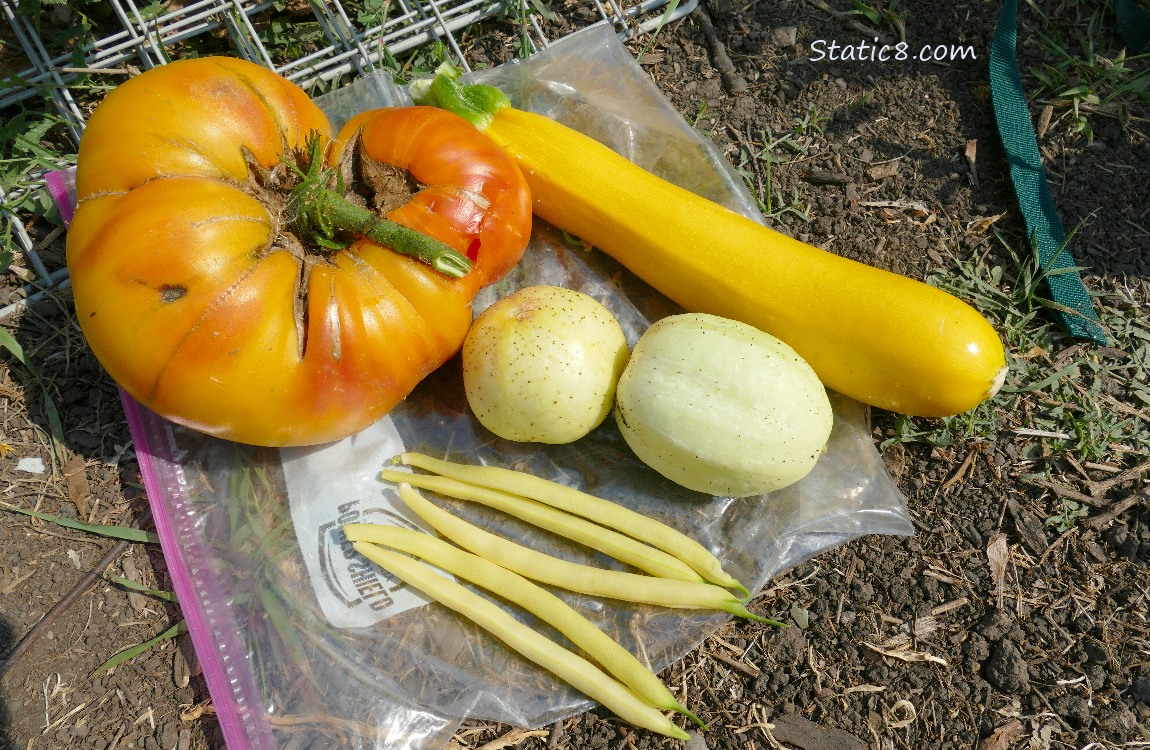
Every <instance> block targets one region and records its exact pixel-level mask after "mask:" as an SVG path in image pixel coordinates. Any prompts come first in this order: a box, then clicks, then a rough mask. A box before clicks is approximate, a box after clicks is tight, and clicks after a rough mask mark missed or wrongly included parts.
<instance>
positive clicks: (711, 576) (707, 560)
mask: <svg viewBox="0 0 1150 750" xmlns="http://www.w3.org/2000/svg"><path fill="white" fill-rule="evenodd" d="M396 459H397V460H398V461H399V463H401V464H403V465H404V466H414V467H415V468H417V469H423V470H424V471H431V472H434V473H436V474H439V475H441V476H445V477H450V478H452V479H457V480H459V481H460V482H467V483H468V484H474V485H477V486H479V487H488V488H490V489H493V490H501V491H503V492H509V493H511V494H513V495H522V496H523V497H527V498H531V499H532V500H538V501H539V502H541V503H543V504H545V505H550V506H551V507H553V508H559V509H560V510H564V511H566V512H568V513H572V514H574V515H577V516H582V517H583V518H587V519H590V520H592V521H594V522H596V523H598V524H601V525H603V526H607V527H610V528H612V529H614V530H615V531H618V532H619V533H621V534H627V535H628V536H632V537H634V538H636V539H638V540H640V541H642V542H645V543H647V544H649V545H651V546H652V547H655V548H657V549H661V550H663V551H664V552H666V553H668V554H670V555H673V556H674V557H677V558H678V559H680V560H682V561H683V562H685V563H686V564H687V565H689V566H690V567H691V569H692V570H694V571H695V572H697V573H698V574H699V575H700V576H702V577H703V578H704V579H705V580H707V581H710V582H711V583H714V584H716V585H718V586H723V587H726V588H732V589H736V590H737V591H739V592H740V594H742V596H744V597H749V596H750V592H749V591H747V587H746V586H744V585H743V584H741V583H739V581H738V580H737V579H736V578H734V577H733V576H732V575H731V574H729V573H727V571H725V570H723V564H722V562H720V560H719V558H717V557H715V556H714V555H713V554H711V551H710V550H708V549H707V548H706V547H704V546H703V545H701V544H699V543H698V542H697V541H695V540H694V539H692V538H691V537H689V536H687V535H686V534H684V533H683V532H681V531H679V530H678V529H674V528H672V527H670V526H668V525H667V524H665V523H663V522H662V521H659V520H658V519H655V518H651V517H650V516H645V515H643V514H642V513H638V512H636V511H633V510H631V509H630V508H627V507H624V506H622V505H619V504H618V503H613V502H611V501H610V500H604V499H603V498H601V497H595V496H594V495H588V494H587V493H586V492H580V491H579V490H577V489H575V488H574V487H568V486H567V485H564V484H559V483H558V482H552V481H551V480H549V479H544V478H543V477H537V476H535V475H533V474H527V473H525V472H522V471H515V470H514V469H505V468H503V467H502V466H473V465H470V464H457V463H452V462H451V461H443V460H441V459H438V458H433V457H431V456H428V455H425V454H423V453H413V452H409V453H401V454H400V455H399V456H397V457H396Z"/></svg>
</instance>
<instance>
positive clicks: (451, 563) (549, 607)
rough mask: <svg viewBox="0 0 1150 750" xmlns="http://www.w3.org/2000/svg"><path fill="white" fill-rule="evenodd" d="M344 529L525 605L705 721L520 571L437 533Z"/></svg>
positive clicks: (647, 695) (632, 684) (663, 702)
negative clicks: (502, 565) (468, 549)
mask: <svg viewBox="0 0 1150 750" xmlns="http://www.w3.org/2000/svg"><path fill="white" fill-rule="evenodd" d="M343 533H344V534H346V535H347V538H348V539H349V540H350V541H352V542H370V543H371V544H379V545H383V546H384V547H389V548H391V549H394V550H398V551H400V552H405V553H407V554H409V555H414V556H415V557H418V558H420V559H421V560H425V561H426V562H429V563H431V564H432V565H434V566H435V567H437V568H440V569H442V570H445V571H447V572H448V573H451V574H452V575H454V576H457V577H458V578H461V579H463V580H465V581H470V582H471V583H474V584H475V585H476V586H479V587H481V588H484V589H486V590H488V591H490V592H492V593H494V594H496V595H498V596H499V597H500V598H502V599H505V600H507V601H509V602H511V603H512V604H515V605H518V606H519V607H522V608H523V609H524V610H526V611H528V612H530V613H531V614H533V615H535V616H536V617H538V618H539V619H540V620H543V621H544V622H547V623H549V624H550V625H551V626H552V627H554V628H555V629H556V630H558V631H559V632H560V633H562V634H563V635H565V636H566V637H567V638H568V639H569V640H570V641H571V642H572V643H574V644H575V645H576V646H577V647H579V648H581V649H582V650H583V651H584V652H585V653H586V654H587V655H588V656H590V657H591V658H592V659H594V660H595V661H596V662H598V663H599V665H600V666H601V667H603V668H604V669H605V670H607V671H608V672H610V673H611V674H612V675H614V676H615V677H616V678H617V679H618V680H619V681H620V682H622V683H623V684H624V685H626V686H627V687H629V688H631V690H633V691H634V692H635V694H636V695H638V696H639V697H640V698H642V699H644V700H645V701H647V702H648V703H650V704H651V705H652V706H655V707H656V708H661V709H664V710H667V711H677V712H679V713H681V714H683V715H684V716H687V717H688V718H690V719H691V720H692V721H694V722H695V723H697V724H699V726H703V723H702V722H701V721H699V719H698V717H696V716H695V715H694V714H693V713H691V712H690V711H688V710H687V709H685V708H683V706H682V705H680V703H679V702H678V701H677V700H675V697H674V696H673V695H671V691H669V690H668V689H667V688H666V686H664V685H663V683H662V682H661V681H660V680H659V678H658V677H657V676H656V675H655V673H654V672H652V671H651V670H650V669H648V668H647V667H645V666H644V665H643V663H642V662H640V661H639V660H638V659H636V658H635V656H634V655H633V654H632V653H631V652H630V651H628V650H627V649H625V648H623V647H622V646H621V645H619V644H618V643H617V642H616V641H615V640H614V639H612V638H611V637H610V636H609V635H607V634H606V633H604V632H603V631H602V630H600V629H599V628H598V627H596V626H595V624H594V623H592V622H591V621H590V620H588V619H587V618H586V617H584V616H583V615H581V614H579V612H577V611H576V610H574V609H572V608H571V607H570V606H568V605H567V603H566V602H564V601H563V600H562V599H560V598H559V597H557V596H555V595H554V594H552V593H551V592H550V591H547V590H546V589H544V588H541V587H539V586H536V585H535V584H534V583H532V582H531V581H529V580H527V579H526V578H524V577H523V576H521V575H519V574H518V573H514V572H512V571H510V570H507V569H506V568H501V567H499V566H498V565H496V564H495V563H493V562H490V561H488V560H484V559H483V558H482V557H479V556H478V555H474V554H472V553H470V552H466V551H464V550H461V549H459V548H458V547H456V546H454V545H452V544H449V543H448V542H445V541H443V540H442V539H439V538H437V537H434V536H431V535H429V534H424V533H422V532H419V531H412V530H411V529H405V528H401V527H399V526H386V525H383V524H373V523H352V524H347V525H346V526H344V527H343Z"/></svg>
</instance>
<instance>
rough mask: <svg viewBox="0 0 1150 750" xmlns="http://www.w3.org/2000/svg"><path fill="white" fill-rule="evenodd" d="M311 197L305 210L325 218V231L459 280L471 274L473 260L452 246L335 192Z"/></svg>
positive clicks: (317, 192) (317, 191) (323, 191)
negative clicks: (363, 241) (362, 241)
mask: <svg viewBox="0 0 1150 750" xmlns="http://www.w3.org/2000/svg"><path fill="white" fill-rule="evenodd" d="M309 197H310V199H311V206H310V207H309V208H307V209H305V210H310V211H314V212H316V213H318V214H320V215H321V217H322V218H320V219H319V221H320V222H321V223H322V226H324V227H325V231H330V232H334V233H336V234H343V233H346V234H353V235H358V236H362V237H366V238H367V239H369V240H371V241H372V242H375V243H378V244H380V245H383V246H384V247H387V248H390V249H391V250H394V251H395V252H397V253H400V254H401V255H408V256H411V257H413V258H418V259H419V260H421V261H423V262H424V263H426V264H428V265H429V266H431V267H432V268H434V269H435V270H437V271H439V272H440V273H445V274H447V275H448V276H451V277H454V278H457V279H458V278H462V277H464V276H466V275H467V274H468V273H469V272H470V271H471V267H472V263H471V260H470V259H469V258H468V257H467V256H466V255H463V254H462V253H460V252H459V251H457V250H455V249H454V248H452V247H451V246H449V245H446V244H444V243H442V242H440V241H439V240H437V239H433V238H431V237H429V236H427V235H426V234H423V233H422V232H417V231H415V230H414V229H411V228H409V227H405V226H404V225H402V224H399V223H397V222H394V221H392V220H390V219H385V218H381V217H379V216H376V215H375V214H373V213H372V212H371V211H369V210H367V209H366V208H361V207H359V206H357V205H355V204H353V203H351V202H349V201H348V200H347V199H346V198H344V197H343V196H341V195H340V194H339V193H337V192H335V191H334V190H329V189H327V188H319V189H313V190H312V191H311V194H310V196H309Z"/></svg>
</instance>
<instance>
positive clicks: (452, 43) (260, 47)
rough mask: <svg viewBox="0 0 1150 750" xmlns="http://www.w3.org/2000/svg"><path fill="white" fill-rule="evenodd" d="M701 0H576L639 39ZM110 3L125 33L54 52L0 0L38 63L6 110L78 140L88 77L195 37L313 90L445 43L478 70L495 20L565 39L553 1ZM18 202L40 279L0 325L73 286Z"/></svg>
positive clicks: (171, 51) (28, 253) (1, 313)
mask: <svg viewBox="0 0 1150 750" xmlns="http://www.w3.org/2000/svg"><path fill="white" fill-rule="evenodd" d="M697 1H698V0H690V1H689V2H675V0H646V1H643V0H577V2H568V3H567V5H569V6H570V5H585V6H586V7H587V8H593V9H594V14H593V16H591V18H592V19H594V20H588V21H587V22H586V23H584V24H583V26H582V27H586V26H591V25H594V24H596V23H606V24H611V25H612V26H613V27H614V28H615V29H616V30H617V32H618V33H619V34H620V35H621V36H623V37H629V36H631V35H633V34H636V33H642V32H644V31H645V32H650V31H651V30H653V29H654V28H656V27H658V26H659V25H661V24H664V23H667V22H670V21H673V20H675V19H677V18H679V17H681V16H683V15H685V14H687V13H689V12H690V11H691V10H692V9H693V8H694V6H695V4H696V3H697ZM108 4H109V6H110V7H111V9H112V12H113V15H114V16H115V21H116V22H118V23H119V25H120V27H121V28H120V29H119V30H118V31H114V32H110V33H108V34H107V35H105V36H103V37H101V38H99V39H96V40H95V41H92V42H89V43H87V44H84V45H83V46H80V47H69V48H66V49H60V50H54V49H51V47H52V46H53V45H52V44H51V43H50V42H46V41H45V39H44V38H42V36H41V33H40V31H39V30H38V27H37V23H36V22H35V20H34V19H33V18H32V17H30V15H29V14H25V13H22V12H21V9H20V7H19V0H0V11H2V12H3V14H4V16H5V18H6V20H7V22H8V25H9V26H10V27H11V30H12V33H13V35H14V37H15V39H16V41H17V43H18V44H19V46H20V49H21V50H22V52H23V55H24V57H25V58H26V62H27V66H26V67H25V68H24V69H23V70H20V71H18V72H17V73H16V75H15V76H12V77H10V78H9V79H8V80H7V81H5V82H0V111H3V110H4V109H5V108H7V107H15V106H19V105H20V104H21V103H22V102H26V101H27V100H30V99H33V98H35V97H47V98H48V100H49V101H50V102H51V105H52V106H53V107H54V109H55V110H56V111H57V113H58V114H59V115H60V117H61V120H62V122H63V124H64V126H65V127H66V128H67V131H68V135H69V137H70V138H71V139H72V141H73V142H74V143H76V144H78V143H79V139H80V134H81V133H82V132H83V129H84V124H85V116H84V111H83V108H82V107H81V105H80V103H79V102H77V100H76V98H75V97H74V96H73V93H72V90H73V87H74V86H75V85H76V83H77V82H78V81H80V80H81V79H82V77H83V76H85V75H92V74H93V73H107V72H111V71H125V70H131V69H139V70H146V69H149V68H153V67H155V66H157V65H162V64H164V63H165V62H167V61H168V60H169V59H172V58H174V57H178V56H179V55H180V52H181V48H182V47H183V46H184V45H186V44H188V43H190V42H191V41H192V40H198V41H199V42H201V43H202V42H204V41H207V42H209V43H210V44H212V45H214V46H215V47H218V48H219V51H220V53H222V54H231V55H234V56H238V57H243V58H245V59H247V60H250V61H252V62H255V63H259V64H261V65H264V66H266V67H268V68H270V69H272V70H274V71H276V72H277V73H279V74H281V75H283V76H284V77H286V78H288V79H289V80H292V81H294V82H295V83H297V84H299V85H300V86H302V87H303V88H304V89H305V90H309V91H316V90H323V89H324V88H325V87H334V86H336V85H338V84H339V83H341V82H344V81H346V80H348V77H356V76H363V75H367V74H371V73H374V72H377V71H380V70H388V69H394V65H395V61H396V60H397V58H399V57H400V56H402V55H403V54H404V53H407V52H410V51H412V50H415V49H417V48H419V47H422V46H425V45H431V44H439V45H443V46H444V48H445V49H446V51H447V54H448V56H450V57H451V58H452V60H453V61H454V62H455V63H456V64H457V65H460V66H461V67H463V68H464V69H465V70H470V64H469V61H468V59H467V55H466V54H465V52H464V48H463V46H462V45H461V44H460V40H459V38H458V34H459V33H460V32H462V31H463V30H464V29H467V28H470V27H472V26H474V25H475V24H476V23H478V22H480V21H482V20H484V19H488V18H492V17H496V16H503V17H506V18H508V19H511V21H512V22H514V23H517V24H522V31H523V36H524V38H525V40H526V42H527V44H528V45H529V48H530V50H539V49H543V48H546V47H547V46H549V45H550V44H551V43H553V42H554V41H556V39H553V38H549V36H548V33H547V28H548V24H547V19H546V17H545V14H546V13H547V6H546V4H545V3H539V4H536V0H507V1H506V2H499V0H422V1H420V0H414V1H413V0H383V2H380V1H379V0H288V1H287V2H283V1H282V0H281V1H278V2H251V1H245V0H197V1H196V2H188V3H186V4H177V5H178V7H172V8H171V9H170V10H165V11H162V12H156V9H157V8H163V7H166V5H165V6H160V5H158V4H156V3H152V4H149V5H145V6H141V5H140V4H138V3H137V2H136V1H135V0H109V3H108ZM587 15H588V14H586V13H584V14H581V17H586V16H587ZM285 24H286V25H285ZM304 24H307V28H308V29H309V30H311V32H312V38H311V39H309V44H308V47H307V49H300V50H298V51H297V54H291V51H289V52H288V53H285V52H284V51H283V50H282V49H279V48H278V46H277V45H276V43H275V42H276V38H275V37H276V34H277V29H278V30H279V32H281V33H285V34H286V35H288V36H290V35H292V30H290V29H288V26H292V27H302V25H304ZM582 27H581V28H582ZM297 32H298V28H297ZM12 198H13V196H11V195H8V194H7V193H5V191H4V188H3V186H0V212H2V213H3V218H4V220H5V224H6V225H8V226H9V227H10V231H11V233H12V236H13V239H14V241H15V245H16V246H17V248H19V250H20V252H21V253H22V254H23V257H24V261H25V263H24V265H25V266H27V268H28V270H27V274H28V275H29V278H28V279H26V280H27V281H28V282H29V283H28V284H27V285H26V286H25V287H24V288H23V289H22V290H21V291H20V293H18V295H17V296H18V297H19V299H17V300H16V301H14V302H11V303H9V304H8V305H7V306H5V307H2V308H0V319H2V318H4V317H6V316H8V315H10V314H12V313H13V312H15V311H16V310H18V309H20V307H22V306H23V305H24V304H27V302H29V301H32V300H35V299H37V298H39V297H41V296H43V295H44V294H47V293H49V292H50V291H51V290H53V289H56V288H60V287H62V286H65V285H67V283H68V280H67V269H66V268H63V267H61V268H55V269H53V268H49V267H48V265H47V264H46V263H45V262H44V261H43V260H42V259H41V257H40V253H39V252H38V249H37V247H38V246H37V244H36V243H35V242H34V241H33V238H32V236H31V233H30V232H29V231H28V227H27V226H26V225H25V224H24V223H23V219H22V217H20V216H18V215H16V214H15V213H14V212H13V211H11V210H10V209H9V208H8V206H10V205H11V199H12Z"/></svg>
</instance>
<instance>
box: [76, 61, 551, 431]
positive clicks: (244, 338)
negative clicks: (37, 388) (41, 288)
mask: <svg viewBox="0 0 1150 750" xmlns="http://www.w3.org/2000/svg"><path fill="white" fill-rule="evenodd" d="M76 188H77V197H78V200H79V202H78V208H77V211H76V214H75V217H74V219H73V221H72V224H71V227H70V230H69V237H68V268H69V272H70V275H71V279H72V287H73V290H74V294H75V303H76V312H77V316H78V319H79V322H80V325H81V327H82V329H83V331H84V334H85V337H86V338H87V341H88V343H89V345H90V346H91V348H92V350H93V352H94V353H95V355H96V357H97V358H98V359H99V361H100V362H101V364H102V365H103V366H104V368H105V369H106V370H107V372H108V373H109V374H110V375H111V377H112V378H113V379H114V380H115V381H116V382H117V383H118V384H119V385H120V386H121V387H122V388H124V390H126V391H127V392H128V393H129V394H130V395H131V396H133V397H134V398H135V399H137V400H138V401H140V402H141V403H143V404H144V405H145V406H147V407H149V408H150V409H152V410H153V411H155V412H156V413H158V414H160V415H162V416H164V417H166V418H168V419H170V420H172V421H174V422H177V423H180V424H184V425H187V426H189V427H192V428H195V429H198V430H201V431H204V432H207V433H210V434H213V435H217V436H219V437H222V438H226V439H230V440H236V441H240V442H245V443H253V444H258V445H269V446H284V445H308V444H316V443H322V442H327V441H331V440H336V439H339V438H342V437H345V436H347V435H350V434H352V433H354V432H357V431H359V430H360V429H362V428H364V427H366V426H367V425H368V424H370V423H372V422H373V421H375V420H377V419H379V418H380V417H381V416H383V415H384V414H386V413H387V412H388V411H389V410H390V409H391V408H392V407H393V406H395V404H397V403H398V402H399V401H401V400H402V399H403V398H404V397H405V396H406V395H407V394H408V393H410V391H411V390H412V389H413V388H414V387H415V385H416V384H417V383H418V382H419V381H420V380H421V379H422V378H424V377H425V376H426V375H427V374H429V373H430V372H431V371H432V370H434V369H435V368H437V367H439V366H440V365H441V364H443V363H444V362H445V361H446V360H447V359H448V358H450V357H451V356H452V355H453V354H454V353H455V352H456V351H458V349H459V347H460V345H461V344H462V341H463V337H464V335H465V334H466V332H467V329H468V327H469V325H470V323H471V317H472V316H471V301H472V298H473V297H474V295H475V293H476V292H477V291H478V290H479V289H480V288H481V287H482V286H485V285H487V284H489V283H491V282H493V281H495V280H497V279H499V278H500V277H502V276H503V275H504V274H505V273H506V272H507V271H508V270H510V268H511V267H512V266H514V265H515V263H516V262H518V260H519V258H520V257H521V255H522V253H523V249H524V247H525V245H526V242H527V239H528V235H529V234H530V226H531V210H530V196H529V193H528V190H527V187H526V184H525V182H524V180H523V176H522V175H521V174H520V172H519V170H518V168H517V167H516V165H515V164H514V163H513V162H512V161H511V160H510V159H509V157H507V156H505V155H504V154H503V153H502V152H501V151H500V150H499V149H498V148H497V147H495V145H494V144H493V143H492V142H491V141H490V140H489V139H487V137H486V136H483V135H482V134H480V133H478V132H477V131H476V130H475V129H474V128H473V127H471V126H470V125H469V124H467V123H466V122H465V121H464V120H462V119H461V118H459V117H457V116H455V115H451V114H450V113H445V112H442V111H440V110H435V109H431V108H427V107H409V108H399V109H385V110H377V111H373V112H369V113H366V114H364V115H361V116H360V117H358V118H356V119H355V120H353V122H352V123H349V126H348V127H347V128H345V129H344V132H342V133H341V134H340V135H339V136H338V137H337V138H336V139H334V140H333V139H332V138H331V130H330V126H329V124H328V122H327V120H326V119H325V117H324V115H323V114H322V112H320V110H319V109H318V108H317V107H316V105H315V104H314V103H313V102H312V101H311V100H310V99H309V98H308V97H307V95H306V94H305V93H304V92H303V91H302V90H300V89H299V88H298V87H296V86H295V85H294V84H292V83H290V82H289V81H287V80H286V79H284V78H282V77H281V76H279V75H277V74H275V73H273V72H271V71H269V70H267V69H265V68H262V67H260V66H257V65H254V64H251V63H247V62H244V61H241V60H236V59H231V58H223V57H212V58H202V59H193V60H186V61H180V62H174V63H169V64H167V65H164V66H161V67H159V68H156V69H154V70H150V71H148V72H146V73H143V74H142V75H139V76H137V77H136V78H133V79H132V80H130V81H128V82H126V83H124V84H123V85H121V86H119V87H118V88H117V89H115V90H113V91H112V92H111V93H109V94H108V96H107V97H106V98H105V100H104V101H103V102H102V103H101V104H100V106H99V107H98V108H97V109H96V111H95V112H94V113H93V114H92V117H91V118H90V120H89V124H88V126H87V129H86V131H85V133H84V137H83V139H82V141H81V144H80V150H79V154H78V160H77V173H76ZM381 217H387V219H389V220H385V221H379V219H380V218H381Z"/></svg>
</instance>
